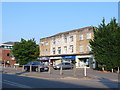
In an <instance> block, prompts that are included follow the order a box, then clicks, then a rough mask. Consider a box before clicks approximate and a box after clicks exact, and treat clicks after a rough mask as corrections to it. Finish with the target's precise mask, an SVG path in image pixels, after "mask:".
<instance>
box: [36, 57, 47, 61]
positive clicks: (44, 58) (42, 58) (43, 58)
mask: <svg viewBox="0 0 120 90" xmlns="http://www.w3.org/2000/svg"><path fill="white" fill-rule="evenodd" d="M38 60H49V57H39V58H38Z"/></svg>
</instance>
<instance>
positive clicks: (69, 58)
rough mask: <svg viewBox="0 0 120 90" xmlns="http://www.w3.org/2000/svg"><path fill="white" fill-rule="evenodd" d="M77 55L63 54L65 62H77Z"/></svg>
mask: <svg viewBox="0 0 120 90" xmlns="http://www.w3.org/2000/svg"><path fill="white" fill-rule="evenodd" d="M75 58H76V56H62V60H63V62H70V63H73V64H74V63H75Z"/></svg>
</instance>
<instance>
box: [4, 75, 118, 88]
mask: <svg viewBox="0 0 120 90" xmlns="http://www.w3.org/2000/svg"><path fill="white" fill-rule="evenodd" d="M2 88H3V89H4V88H118V82H116V81H109V80H107V79H101V80H100V79H92V80H74V79H73V80H71V79H69V78H68V79H62V80H61V79H60V80H46V79H37V78H30V77H24V76H17V75H9V74H3V75H2Z"/></svg>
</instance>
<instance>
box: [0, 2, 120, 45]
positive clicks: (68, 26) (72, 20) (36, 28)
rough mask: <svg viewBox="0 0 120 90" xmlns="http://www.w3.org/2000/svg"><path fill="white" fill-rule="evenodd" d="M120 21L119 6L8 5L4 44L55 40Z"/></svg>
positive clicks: (4, 5) (4, 14)
mask: <svg viewBox="0 0 120 90" xmlns="http://www.w3.org/2000/svg"><path fill="white" fill-rule="evenodd" d="M103 17H104V18H105V19H106V23H108V22H109V21H110V20H111V18H113V17H115V18H117V19H118V3H117V2H56V3H55V2H16V3H15V2H6V3H5V2H4V3H2V43H4V42H7V41H20V39H21V38H24V39H26V40H28V39H31V38H35V40H36V41H37V43H39V40H40V38H43V37H47V36H51V35H54V34H57V33H60V32H65V31H69V30H73V29H78V28H82V27H86V26H98V25H99V24H100V23H101V21H102V19H103Z"/></svg>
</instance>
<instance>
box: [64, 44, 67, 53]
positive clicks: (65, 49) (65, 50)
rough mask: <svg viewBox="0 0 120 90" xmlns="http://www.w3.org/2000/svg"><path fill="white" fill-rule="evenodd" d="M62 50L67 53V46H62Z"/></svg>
mask: <svg viewBox="0 0 120 90" xmlns="http://www.w3.org/2000/svg"><path fill="white" fill-rule="evenodd" d="M64 52H65V54H66V53H67V46H64Z"/></svg>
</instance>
